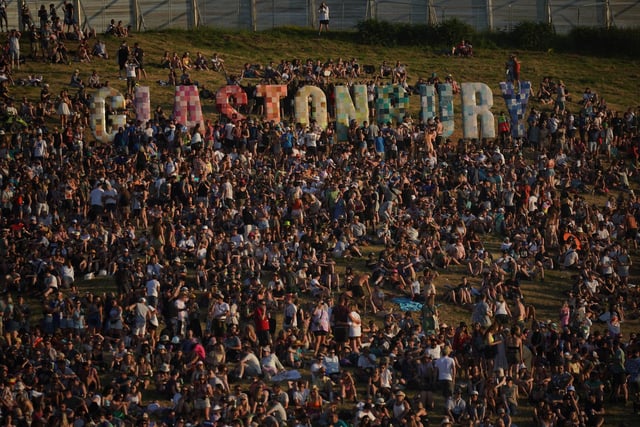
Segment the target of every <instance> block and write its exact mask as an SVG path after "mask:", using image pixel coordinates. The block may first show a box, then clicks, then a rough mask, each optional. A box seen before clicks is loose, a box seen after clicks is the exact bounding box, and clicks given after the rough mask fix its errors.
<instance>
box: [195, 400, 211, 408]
mask: <svg viewBox="0 0 640 427" xmlns="http://www.w3.org/2000/svg"><path fill="white" fill-rule="evenodd" d="M193 407H194V408H195V409H197V410H200V411H201V410H203V409H207V408H211V401H210V400H209V398H208V397H206V398H204V399H196V401H195V403H194V405H193Z"/></svg>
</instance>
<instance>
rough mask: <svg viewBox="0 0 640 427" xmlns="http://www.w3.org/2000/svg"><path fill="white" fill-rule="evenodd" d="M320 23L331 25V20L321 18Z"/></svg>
mask: <svg viewBox="0 0 640 427" xmlns="http://www.w3.org/2000/svg"><path fill="white" fill-rule="evenodd" d="M320 25H329V20H328V19H321V20H320Z"/></svg>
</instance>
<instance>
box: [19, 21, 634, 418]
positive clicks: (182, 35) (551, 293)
mask: <svg viewBox="0 0 640 427" xmlns="http://www.w3.org/2000/svg"><path fill="white" fill-rule="evenodd" d="M353 39H354V37H353V33H348V32H331V33H329V34H328V35H323V37H322V38H318V37H317V35H316V34H315V32H314V31H311V30H305V29H298V28H282V29H276V30H272V31H266V32H260V33H251V32H242V31H219V30H213V29H207V28H203V29H199V30H197V31H193V32H184V31H174V30H167V31H164V32H147V33H140V34H134V35H133V36H132V37H130V38H129V39H128V40H127V42H128V43H129V45H130V46H133V43H134V42H138V43H140V45H141V47H142V48H144V49H145V52H146V64H147V66H146V69H147V72H148V74H149V76H148V79H147V80H146V81H143V82H141V84H143V85H148V86H150V87H151V99H152V102H151V103H152V109H153V108H155V106H156V105H161V106H162V107H163V108H164V110H165V111H171V110H172V102H173V101H172V100H173V89H172V88H167V87H160V86H159V85H158V84H156V82H157V81H158V80H161V79H162V80H164V79H166V77H167V73H168V72H167V70H163V69H160V68H158V63H159V60H160V58H161V56H162V54H163V52H164V51H165V50H166V51H169V52H174V51H175V52H178V54H179V55H181V54H182V53H183V52H185V51H189V52H191V55H192V56H195V53H196V52H197V51H202V52H203V53H204V54H205V55H206V56H207V57H210V56H211V55H212V53H213V52H219V53H220V54H221V56H222V57H223V58H224V59H225V61H226V69H227V71H228V72H229V73H230V74H237V73H239V71H240V69H241V67H242V65H243V64H244V63H245V62H250V63H261V64H266V63H268V62H269V61H271V60H273V61H276V62H279V61H280V60H281V59H285V58H286V59H293V58H300V59H301V60H303V61H304V60H305V59H307V58H312V59H322V60H326V59H328V58H333V59H334V60H335V59H337V58H340V57H341V58H352V57H356V58H357V59H358V60H359V63H360V64H361V65H369V64H370V65H374V66H375V67H376V69H377V68H378V67H379V65H380V63H381V62H382V61H383V60H386V61H387V62H390V63H394V62H395V61H396V60H400V61H402V62H405V63H406V64H408V71H409V75H410V81H411V82H412V81H415V79H416V78H418V77H428V76H430V75H431V73H433V72H437V73H438V74H439V75H440V76H443V75H446V74H448V73H451V74H453V75H454V77H455V78H456V80H458V81H459V82H485V83H487V84H489V85H490V87H491V88H492V90H493V91H494V95H496V99H495V100H494V103H495V107H494V112H497V111H499V110H500V109H503V106H504V103H503V101H502V100H501V99H499V98H498V96H499V87H498V82H499V81H500V80H501V79H503V77H504V62H505V60H506V58H507V56H508V54H509V52H508V51H506V50H500V49H491V50H483V49H477V50H476V52H475V54H476V56H475V57H473V58H452V57H446V56H442V55H440V54H437V53H435V52H439V51H440V49H437V48H433V49H424V48H411V47H397V48H392V49H389V48H382V47H378V46H363V45H358V44H356V43H354V42H353V41H352V40H353ZM120 41H121V40H120V39H114V38H107V46H108V52H109V54H110V55H111V58H112V59H109V60H101V59H97V60H94V61H93V62H92V63H90V64H83V63H75V64H72V65H70V66H65V65H52V64H44V63H42V62H35V63H34V62H32V61H30V60H28V61H27V63H26V64H25V65H24V66H23V67H22V69H21V70H20V71H16V72H15V73H14V74H15V75H14V78H20V77H23V76H26V75H27V74H38V75H39V74H42V75H44V78H45V81H46V82H47V83H49V84H50V85H51V89H52V92H53V93H54V94H57V93H58V92H59V91H60V90H61V89H62V88H64V87H66V86H67V85H68V83H69V79H70V76H71V73H72V71H73V69H74V68H79V69H80V70H81V75H82V77H83V78H84V79H85V80H86V79H88V77H89V75H90V72H91V70H92V69H96V70H98V73H99V74H100V75H101V76H102V80H103V81H104V80H109V81H110V82H111V86H112V87H115V88H117V89H120V90H122V91H124V89H125V82H123V81H119V80H117V75H118V70H117V64H116V59H115V57H116V51H117V47H118V45H119V43H120ZM68 45H69V47H70V50H71V51H73V50H74V49H75V43H73V42H68ZM23 52H25V53H26V54H27V55H28V52H29V47H28V42H27V41H26V39H25V40H24V41H23ZM519 58H520V60H521V61H522V77H523V79H525V80H530V81H531V82H532V87H533V89H534V91H535V90H536V89H537V86H538V83H539V82H540V80H541V79H542V77H543V76H551V77H552V78H553V79H562V80H564V81H565V83H566V85H567V87H568V88H569V89H570V91H571V92H572V93H573V95H574V100H577V99H580V97H581V93H582V90H583V89H584V88H585V87H586V86H590V87H591V88H592V89H593V90H594V91H596V92H597V93H598V94H599V95H600V96H601V97H603V98H604V99H606V100H607V103H608V104H609V106H610V108H613V109H618V110H623V109H626V108H627V107H628V106H632V105H636V103H637V99H638V96H639V95H640V89H639V86H638V85H637V80H638V77H639V76H640V71H638V65H639V63H638V61H637V60H624V59H611V58H607V59H601V58H597V57H590V56H578V55H558V54H553V53H552V52H549V53H542V52H526V51H525V52H519ZM192 78H193V79H194V80H196V81H198V82H200V84H205V85H206V86H207V87H208V88H210V89H217V88H218V87H220V86H222V85H224V84H225V80H224V76H223V75H222V74H220V73H216V72H213V71H208V72H202V71H200V72H198V71H194V72H192ZM10 91H11V94H12V95H13V96H14V97H15V98H16V99H21V98H22V96H28V97H29V98H30V99H31V100H35V99H37V98H38V97H39V89H37V88H24V87H12V88H11V89H10ZM411 103H412V104H411V110H412V111H413V112H417V110H418V108H419V106H418V101H417V98H416V97H412V99H411ZM455 108H456V111H457V113H456V135H455V136H461V135H460V129H461V126H460V117H459V116H460V114H459V111H460V101H459V97H458V98H456V101H455ZM569 108H570V109H571V110H577V109H578V106H577V104H570V105H569ZM204 113H205V115H206V116H208V117H212V116H213V115H214V114H215V108H214V106H213V105H212V104H211V103H210V102H207V103H206V104H205V105H204ZM593 201H594V202H597V203H598V204H600V205H602V204H603V203H604V200H603V199H602V198H601V197H597V198H595V199H594V200H593ZM484 239H486V242H485V243H486V245H487V247H488V248H489V249H490V250H492V251H494V252H495V251H496V248H497V246H498V242H499V238H498V237H497V236H484ZM372 250H373V251H376V252H378V251H380V250H381V248H380V247H371V248H365V252H369V251H372ZM634 258H636V257H635V256H634ZM638 264H639V263H638V262H636V263H635V265H634V267H633V271H632V274H633V280H634V281H637V278H638V267H637V266H638ZM346 265H352V266H353V267H354V268H355V269H356V270H357V271H362V270H363V269H364V263H363V262H361V261H358V260H351V261H347V260H340V261H339V262H338V267H339V271H343V270H344V268H345V267H346ZM462 270H463V269H462V268H460V267H456V268H453V269H451V270H449V271H446V272H444V271H443V272H441V276H440V278H439V279H438V281H437V286H438V292H439V295H440V296H442V295H443V294H444V286H445V284H447V283H451V284H455V283H456V282H457V281H458V280H459V279H460V277H461V276H462V274H464V272H463V271H462ZM472 284H474V285H477V284H478V281H477V280H475V281H472ZM569 286H570V278H569V274H568V273H566V272H561V271H550V272H548V273H547V279H546V281H545V282H544V283H539V282H524V283H523V289H524V293H525V296H526V298H527V302H528V303H532V304H534V305H535V306H536V307H537V309H538V317H539V318H541V319H553V320H555V319H557V317H558V309H559V306H560V301H562V300H563V299H564V294H563V292H564V291H565V290H566V289H568V287H569ZM80 288H81V289H82V290H91V291H92V292H111V291H115V284H114V283H113V280H111V279H108V278H105V279H102V278H101V279H94V280H91V281H81V282H80ZM440 312H441V318H442V321H445V322H447V323H449V324H451V323H453V324H456V323H457V322H459V321H461V320H467V321H468V319H469V315H470V314H469V311H467V310H465V309H461V308H458V307H451V306H447V305H443V306H442V307H441V309H440ZM278 315H280V314H278ZM279 320H280V321H281V319H279ZM368 320H369V319H368V317H367V318H365V321H368ZM375 320H376V321H380V318H379V317H376V318H375ZM280 324H281V323H280ZM638 326H639V323H638V322H637V321H636V322H630V323H629V324H626V325H625V326H624V331H625V333H628V332H629V331H633V330H638ZM594 329H601V327H600V326H597V325H596V326H595V327H594ZM361 395H362V393H361ZM524 406H526V405H524V404H523V407H524ZM440 408H441V405H440V406H439V407H438V409H436V411H435V413H434V414H433V415H432V417H431V418H432V421H433V422H437V420H439V415H440ZM608 413H609V415H608V416H607V425H617V424H619V423H620V422H623V421H627V422H629V421H631V420H632V419H631V418H629V414H630V409H629V408H628V407H627V408H626V409H622V408H620V407H615V406H614V407H608ZM530 415H531V412H530V411H529V410H527V409H525V410H524V411H523V415H520V416H518V417H516V418H515V420H514V421H515V422H517V423H518V425H521V426H522V425H530ZM633 420H634V422H637V421H638V419H637V418H634V419H633Z"/></svg>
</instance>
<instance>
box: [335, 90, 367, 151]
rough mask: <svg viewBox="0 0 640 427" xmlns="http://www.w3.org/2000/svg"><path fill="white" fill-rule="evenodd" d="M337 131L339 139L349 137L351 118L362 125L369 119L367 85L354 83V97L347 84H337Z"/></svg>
mask: <svg viewBox="0 0 640 427" xmlns="http://www.w3.org/2000/svg"><path fill="white" fill-rule="evenodd" d="M335 95H336V131H337V134H338V140H339V141H345V140H346V139H347V130H348V129H349V124H350V123H351V120H356V121H357V122H358V123H359V124H360V125H362V122H364V121H367V120H369V105H368V104H367V86H365V85H354V86H353V98H351V94H350V93H349V88H348V87H347V86H336V89H335Z"/></svg>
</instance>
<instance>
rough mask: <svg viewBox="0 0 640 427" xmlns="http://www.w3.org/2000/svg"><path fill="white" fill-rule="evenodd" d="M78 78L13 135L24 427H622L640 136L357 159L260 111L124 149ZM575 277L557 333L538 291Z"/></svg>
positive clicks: (579, 135) (0, 385)
mask: <svg viewBox="0 0 640 427" xmlns="http://www.w3.org/2000/svg"><path fill="white" fill-rule="evenodd" d="M45 24H46V22H45ZM71 25H72V27H71V28H73V23H72V24H71ZM116 35H118V34H116ZM120 49H121V50H122V53H121V52H120V51H119V52H118V55H117V57H118V58H117V59H118V62H119V65H121V73H123V72H127V73H129V71H130V70H128V69H127V67H128V66H129V64H131V63H134V64H135V63H137V67H134V68H133V73H134V75H137V77H141V74H140V72H141V71H142V70H144V68H143V67H144V61H143V56H142V55H143V52H142V50H141V48H140V47H139V46H135V47H134V49H133V50H132V49H129V48H128V47H127V45H126V41H124V43H123V44H122V45H121V48H120ZM136 49H140V51H139V52H138V51H136ZM125 50H126V53H127V55H126V56H125V55H124V53H125V52H124V51H125ZM104 54H105V56H104V58H106V57H107V56H106V50H104ZM186 56H189V55H186ZM19 57H20V55H18V58H19ZM132 57H133V59H135V62H133V61H131V58H132ZM184 58H185V55H183V57H182V59H180V58H178V59H179V60H177V61H175V66H172V65H170V64H172V63H173V62H174V59H172V57H170V56H168V61H169V67H171V68H173V69H176V68H178V69H180V70H181V71H182V72H184V71H190V70H191V69H186V66H185V63H186V64H187V66H190V65H189V64H190V61H185V59H184ZM3 61H4V62H3V65H2V66H3V67H4V69H5V70H6V71H7V74H11V73H10V72H12V73H13V77H14V80H17V78H18V73H19V72H18V70H17V67H15V68H12V67H11V58H10V57H6V56H5V58H4V60H3ZM196 61H197V60H196ZM201 63H203V64H204V65H206V66H207V67H208V65H209V63H210V61H204V62H201ZM326 63H328V64H329V69H330V70H333V68H330V66H331V61H326ZM326 63H323V62H322V61H321V62H320V64H319V66H315V65H314V64H313V62H312V63H309V64H308V66H307V67H302V68H304V69H307V70H310V71H308V72H310V73H312V74H314V75H315V74H317V75H320V76H324V71H323V70H326V69H327V66H326ZM338 63H340V61H338ZM179 64H181V65H179ZM219 64H222V62H219ZM292 64H295V61H292ZM323 64H324V65H323ZM350 64H351V70H350V71H348V70H349V68H348V67H346V68H345V73H353V72H354V69H355V66H354V61H351V62H350ZM165 65H166V64H165ZM286 65H287V64H286V61H285V62H284V66H283V68H282V70H286V69H287V68H285V67H286ZM316 65H317V64H316ZM385 65H386V64H383V66H382V67H381V68H380V77H381V78H389V79H392V81H394V82H396V83H398V84H403V82H404V83H406V82H408V79H407V75H406V67H405V68H402V63H400V62H398V64H397V65H396V67H395V68H393V67H388V68H389V69H387V68H386V67H385ZM292 66H294V65H292ZM122 67H124V69H123V68H122ZM270 67H271V69H272V70H273V71H274V74H273V78H275V79H278V80H280V79H283V74H284V73H283V72H282V71H280V67H277V66H275V65H271V66H270ZM245 69H251V66H249V67H245ZM338 69H339V68H338ZM402 69H404V74H402V73H401V72H400V71H401V70H402ZM199 70H204V68H200V69H198V68H196V70H194V71H199ZM268 70H269V67H265V70H264V72H265V75H260V76H258V75H255V76H253V77H251V78H269V77H267V76H266V72H267V71H268ZM9 71H10V72H9ZM205 71H206V70H205ZM245 71H246V70H244V71H243V72H242V73H245ZM276 72H277V74H275V73H276ZM332 72H333V71H332ZM305 73H307V72H305ZM374 73H377V71H375V70H374ZM74 74H76V73H74ZM303 74H304V73H303ZM121 75H122V74H121ZM297 75H298V74H296V73H293V74H292V76H297ZM243 76H244V77H245V78H247V79H249V78H250V77H249V76H248V74H244V75H243ZM127 77H129V74H127ZM327 77H328V76H327ZM347 77H349V76H347V75H346V74H345V75H342V76H341V77H340V76H338V77H337V78H344V79H346V78H347ZM515 77H516V76H514V79H516V78H515ZM30 78H31V77H30ZM72 79H73V77H72ZM432 79H433V80H432V81H431V83H433V82H434V81H436V80H435V79H437V75H435V73H434V75H433V76H432ZM75 80H76V82H77V81H78V80H79V82H77V83H78V86H76V89H75V90H76V91H77V92H76V93H75V94H73V95H72V94H70V93H69V92H68V90H66V89H63V90H62V91H61V92H60V96H59V97H58V99H57V100H56V99H55V97H53V96H52V93H51V92H50V90H51V89H50V88H49V87H48V86H47V85H44V86H42V90H41V99H40V101H39V102H38V103H37V105H31V104H30V102H29V101H28V100H27V99H23V100H22V102H20V101H17V100H15V99H13V97H12V94H11V93H9V88H10V87H11V86H10V82H9V81H6V82H4V83H3V85H2V88H3V89H4V90H3V91H1V92H2V93H0V95H3V97H4V105H3V112H4V113H5V114H10V115H15V116H20V117H22V118H23V119H25V120H26V122H27V125H26V126H22V127H19V128H14V127H12V128H10V129H6V130H2V131H0V204H1V206H0V208H1V212H2V213H1V216H0V229H1V234H2V235H1V238H0V287H1V289H2V299H1V301H0V314H1V316H2V322H1V325H2V330H1V331H0V332H1V334H0V335H2V338H1V339H0V349H1V350H2V351H1V352H0V369H2V370H3V374H2V376H1V378H2V381H0V411H1V412H0V417H1V419H2V420H1V423H2V425H6V426H14V425H15V426H19V427H24V426H29V425H35V426H44V425H53V426H58V425H60V426H69V425H73V426H74V427H83V426H101V427H109V426H115V427H121V426H130V425H139V426H148V425H151V424H152V425H158V426H167V427H182V426H187V425H199V426H203V427H204V426H227V425H229V426H243V427H246V426H250V425H255V426H283V425H290V426H310V425H313V426H316V425H319V426H324V425H331V426H344V425H347V424H353V425H355V426H390V425H406V426H414V427H416V426H425V425H429V424H437V423H441V425H443V426H446V425H454V424H455V425H462V426H482V427H489V426H506V427H509V426H511V425H513V424H512V420H513V419H514V418H517V417H519V416H521V411H522V409H521V407H522V406H525V405H529V406H531V407H532V408H533V415H532V416H533V419H532V420H528V419H527V420H524V422H527V423H528V422H533V423H534V424H535V425H536V426H569V425H570V426H598V427H599V426H601V425H603V424H604V422H605V418H606V412H605V406H608V405H613V404H618V405H621V404H625V403H626V402H627V401H628V400H634V397H635V395H636V393H637V392H638V390H639V389H638V387H639V386H640V346H638V341H637V340H638V337H637V335H636V334H634V333H630V332H631V331H625V332H624V333H623V328H624V326H623V325H624V324H625V321H628V320H635V319H638V317H640V311H639V309H638V302H639V301H640V295H639V294H638V292H637V290H636V287H635V286H634V284H633V281H632V280H630V278H631V277H633V275H632V258H633V256H632V255H635V254H637V242H638V227H637V222H638V220H639V219H640V218H638V215H639V214H640V201H639V200H638V198H637V197H636V195H635V193H634V192H633V189H632V187H633V183H634V182H635V181H636V180H637V173H638V171H637V160H638V143H639V141H638V127H637V124H638V120H639V117H638V114H639V113H640V112H638V111H635V110H633V109H629V110H628V111H626V112H624V113H623V114H622V115H621V114H620V113H618V112H614V111H611V110H609V109H608V108H607V105H606V103H604V102H603V100H602V99H601V98H597V97H596V98H595V99H594V98H589V100H588V101H585V102H583V103H582V104H577V105H576V107H578V108H579V109H580V110H579V111H575V112H570V111H569V105H571V106H573V105H574V104H570V103H568V101H567V100H566V99H565V98H566V97H560V96H558V97H557V98H556V99H555V101H554V102H553V103H552V104H553V105H552V107H548V108H546V109H545V110H544V111H538V110H537V109H532V110H531V113H530V115H529V117H528V119H527V127H528V132H527V138H523V139H512V138H511V137H510V136H509V133H508V132H507V133H505V134H503V135H501V136H502V137H501V138H499V139H496V140H486V139H483V140H464V139H460V140H457V141H456V140H451V139H448V138H444V137H443V133H442V132H443V130H442V125H441V124H440V122H439V120H437V118H435V119H433V120H429V121H428V122H427V123H419V122H417V121H414V120H412V118H411V117H410V116H407V117H405V119H404V120H403V121H402V122H400V123H384V124H380V125H379V124H377V123H375V119H374V117H373V116H372V117H371V121H370V122H364V123H358V122H355V121H354V122H352V124H351V126H350V128H349V131H348V139H347V140H346V141H339V140H337V137H336V135H335V133H334V128H333V127H332V126H330V127H329V128H328V129H320V128H319V127H317V125H315V123H312V125H311V126H308V127H305V126H301V125H298V124H296V123H294V122H287V121H284V122H282V123H272V122H267V121H264V120H262V119H261V118H260V115H258V116H256V114H259V108H260V105H261V102H260V100H259V99H254V102H253V103H250V104H249V106H248V107H247V108H248V109H249V110H247V111H244V112H245V113H248V114H249V117H250V118H247V119H246V120H227V121H224V122H219V123H214V122H211V121H209V120H208V121H207V122H206V123H205V126H204V127H200V126H196V127H194V128H192V129H187V128H185V127H184V126H183V125H182V124H180V123H176V122H175V121H174V120H173V119H172V117H170V116H169V115H167V114H165V113H164V112H163V110H162V109H161V108H160V107H158V108H157V109H156V110H155V112H154V117H153V119H152V120H151V121H150V122H149V123H146V124H143V123H140V122H138V121H136V120H135V116H133V115H132V116H131V120H130V121H129V122H128V124H127V126H126V127H124V128H122V129H120V130H119V132H118V134H117V135H116V136H115V138H114V141H113V144H111V145H106V144H98V143H95V142H93V141H92V140H91V138H90V137H88V135H89V132H88V130H87V124H88V123H87V120H88V114H89V113H88V105H89V95H87V92H86V84H85V83H84V82H83V81H82V78H80V77H76V78H75ZM291 80H292V81H293V82H297V83H296V84H298V83H299V82H300V81H301V79H298V78H295V77H292V78H291ZM72 81H73V80H72ZM98 82H99V80H98ZM36 83H37V81H36ZM36 83H34V84H36ZM425 83H429V82H425ZM97 84H99V83H97ZM103 84H104V83H103ZM305 84H320V85H322V84H323V82H322V81H319V80H317V79H315V81H314V82H312V81H311V80H307V81H306V82H305ZM329 84H333V83H329ZM407 84H408V83H407ZM14 90H15V91H16V92H18V91H19V89H17V88H16V89H11V91H14ZM372 96H375V91H373V95H372ZM62 103H63V104H64V105H62ZM285 105H286V103H285ZM65 106H66V108H65ZM129 108H132V106H130V105H129ZM286 108H288V107H286V106H285V109H286ZM289 115H290V114H285V115H284V116H283V117H289ZM58 120H59V122H58ZM54 122H55V124H54ZM58 123H59V125H57V124H58ZM596 129H597V132H596ZM596 193H597V194H598V195H600V196H602V197H600V199H606V202H605V203H604V204H601V203H599V202H593V200H600V199H593V198H592V197H591V195H592V194H596ZM495 236H500V240H501V241H502V243H500V248H499V250H498V251H497V252H495V251H492V250H491V248H490V247H487V246H486V245H485V242H486V241H487V240H488V239H491V238H494V237H495ZM378 248H382V250H381V251H378V250H377V249H378ZM374 249H375V251H374ZM341 260H342V261H341ZM344 260H346V261H344ZM353 260H358V263H357V264H356V265H361V266H362V268H352V267H349V266H350V265H351V264H352V261H353ZM339 265H347V266H348V267H347V268H346V269H345V270H344V271H343V269H342V268H340V267H339ZM550 270H563V271H564V273H563V274H564V276H565V277H567V278H569V279H568V283H567V284H566V286H565V287H564V289H565V290H566V293H565V294H564V295H565V298H564V301H562V302H560V304H561V306H559V307H558V308H557V310H558V311H557V312H558V315H557V317H555V318H552V319H544V318H540V315H539V313H540V311H541V310H540V307H536V304H535V303H533V302H531V301H530V298H528V296H527V294H528V291H527V290H528V289H529V288H530V285H531V284H535V286H536V287H537V288H539V289H544V287H545V286H547V284H546V283H547V282H545V281H544V280H545V272H546V273H548V272H549V271H550ZM450 271H453V272H454V273H460V275H461V276H462V275H464V277H463V278H461V280H460V283H455V284H452V283H448V282H446V281H444V280H442V279H441V278H440V277H441V275H442V276H444V275H445V274H444V273H446V274H447V275H448V274H449V272H450ZM105 283H115V285H116V289H114V291H113V292H111V291H107V292H105V291H103V290H96V289H105V287H106V285H105ZM392 297H401V298H402V300H403V301H404V302H410V303H411V304H413V303H418V304H417V305H415V307H417V308H415V310H418V311H411V310H408V311H406V312H399V310H398V306H397V305H396V303H395V302H393V301H391V298H392ZM549 303H550V304H552V303H551V302H549ZM448 304H456V305H459V306H462V307H465V308H467V309H468V310H469V316H468V319H466V320H464V321H459V322H456V324H455V325H454V324H449V325H447V323H446V322H451V320H452V319H451V318H450V315H449V312H448V309H447V307H448V306H449V305H448ZM412 307H413V306H412ZM547 310H548V309H547ZM636 409H637V408H635V407H634V408H633V411H635V410H636ZM621 410H622V411H627V412H628V413H631V411H632V409H631V407H630V406H629V407H627V408H626V409H621Z"/></svg>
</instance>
